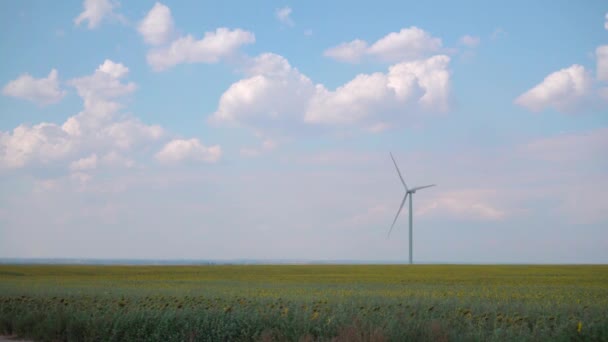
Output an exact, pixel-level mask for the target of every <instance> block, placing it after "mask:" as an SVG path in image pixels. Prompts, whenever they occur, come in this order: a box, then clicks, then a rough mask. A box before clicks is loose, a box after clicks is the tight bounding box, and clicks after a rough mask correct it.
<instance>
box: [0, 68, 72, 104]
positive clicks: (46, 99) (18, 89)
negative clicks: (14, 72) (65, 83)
mask: <svg viewBox="0 0 608 342" xmlns="http://www.w3.org/2000/svg"><path fill="white" fill-rule="evenodd" d="M2 93H3V94H4V95H7V96H13V97H17V98H22V99H26V100H28V101H32V102H36V103H38V104H40V105H48V104H51V103H56V102H59V101H60V100H61V99H62V98H63V97H64V96H65V91H63V90H61V89H60V88H59V80H58V77H57V70H55V69H52V70H51V72H50V73H49V75H48V76H47V77H46V78H39V79H35V78H33V77H32V76H30V75H29V74H23V75H21V76H19V77H18V78H17V79H15V80H12V81H10V82H9V83H8V84H7V85H5V86H4V88H3V89H2Z"/></svg>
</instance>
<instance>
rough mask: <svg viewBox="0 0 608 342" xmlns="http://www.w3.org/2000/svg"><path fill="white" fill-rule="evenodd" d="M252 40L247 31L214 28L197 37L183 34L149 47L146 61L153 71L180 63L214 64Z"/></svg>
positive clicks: (252, 35) (253, 39)
mask: <svg viewBox="0 0 608 342" xmlns="http://www.w3.org/2000/svg"><path fill="white" fill-rule="evenodd" d="M254 42H255V35H254V34H253V33H251V32H249V31H244V30H241V29H234V30H230V29H227V28H218V29H217V30H215V32H206V33H205V36H204V37H203V38H202V39H200V40H196V39H195V38H194V37H193V36H191V35H187V36H185V37H181V38H179V39H176V40H175V41H173V42H172V43H171V44H170V45H169V46H166V47H162V48H158V49H154V50H151V51H150V52H148V55H147V60H148V63H149V64H150V65H151V66H152V67H153V68H154V69H155V70H157V71H161V70H165V69H168V68H170V67H172V66H175V65H176V64H180V63H217V62H218V61H219V60H220V59H221V58H226V57H229V56H231V55H233V54H234V53H235V52H236V51H237V49H238V48H240V47H241V46H242V45H246V44H252V43H254Z"/></svg>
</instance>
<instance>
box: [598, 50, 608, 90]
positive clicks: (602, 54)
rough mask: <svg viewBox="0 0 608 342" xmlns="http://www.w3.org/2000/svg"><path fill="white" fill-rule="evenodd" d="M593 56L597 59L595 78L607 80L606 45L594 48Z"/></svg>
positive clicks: (607, 61) (607, 52)
mask: <svg viewBox="0 0 608 342" xmlns="http://www.w3.org/2000/svg"><path fill="white" fill-rule="evenodd" d="M595 58H596V60H597V70H596V72H597V79H598V80H600V81H608V45H602V46H598V47H597V49H595Z"/></svg>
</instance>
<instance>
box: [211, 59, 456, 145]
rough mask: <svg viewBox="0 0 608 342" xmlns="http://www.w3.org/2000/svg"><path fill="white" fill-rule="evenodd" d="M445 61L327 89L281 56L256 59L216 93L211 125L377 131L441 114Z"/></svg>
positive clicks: (445, 99)
mask: <svg viewBox="0 0 608 342" xmlns="http://www.w3.org/2000/svg"><path fill="white" fill-rule="evenodd" d="M449 62H450V58H449V57H448V56H445V55H438V56H434V57H431V58H428V59H426V60H419V61H413V62H403V63H398V64H395V65H393V66H391V67H390V68H389V70H388V72H387V73H379V72H378V73H373V74H360V75H357V76H356V77H355V78H354V79H353V80H351V81H349V82H347V83H346V84H344V85H342V86H340V87H338V88H337V89H335V90H329V89H327V88H326V87H325V86H324V85H322V84H314V83H313V82H312V81H311V80H310V79H309V78H308V77H307V76H305V75H304V74H302V73H300V71H299V70H298V69H296V68H294V67H292V66H291V65H290V64H289V62H288V61H287V60H286V59H285V58H283V57H282V56H279V55H275V54H270V53H267V54H262V55H260V56H258V57H256V58H255V59H254V60H253V61H252V63H251V65H250V66H249V67H248V68H247V69H246V71H245V72H246V74H247V75H248V76H249V77H247V78H244V79H242V80H240V81H238V82H236V83H234V84H232V85H231V86H230V87H229V88H228V90H226V91H225V92H224V94H222V96H221V98H220V101H219V105H218V109H217V111H216V112H215V113H214V114H213V115H212V117H211V121H213V122H233V123H239V124H243V125H245V126H249V127H252V128H254V129H255V130H256V131H262V132H264V133H269V132H270V133H269V134H271V135H272V130H273V129H275V128H277V131H278V130H280V131H281V132H283V133H284V132H285V131H286V130H287V131H289V130H290V128H291V129H292V130H293V128H294V127H298V128H299V130H302V129H304V128H306V127H309V128H310V127H312V126H314V125H319V124H321V125H352V124H357V125H361V126H362V127H364V128H365V129H367V130H369V131H372V132H374V131H375V132H379V131H382V130H385V129H387V128H388V127H390V125H391V124H398V123H399V122H403V121H404V120H403V119H404V118H405V117H407V116H408V115H416V114H420V113H429V112H444V111H446V110H447V109H448V107H449V93H450V72H449V70H448V67H449Z"/></svg>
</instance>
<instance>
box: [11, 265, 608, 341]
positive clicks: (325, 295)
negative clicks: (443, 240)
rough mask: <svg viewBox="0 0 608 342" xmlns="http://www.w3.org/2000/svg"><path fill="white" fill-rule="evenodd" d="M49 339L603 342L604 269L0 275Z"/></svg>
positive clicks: (284, 268) (98, 269)
mask: <svg viewBox="0 0 608 342" xmlns="http://www.w3.org/2000/svg"><path fill="white" fill-rule="evenodd" d="M0 333H2V334H8V335H11V334H12V335H20V336H23V337H29V338H32V339H34V340H45V341H420V340H422V341H425V340H428V341H539V340H547V341H572V340H589V341H608V266H455V265H415V266H401V265H390V266H387V265H301V266H300V265H298V266H288V265H279V266H257V265H256V266H7V265H4V266H0Z"/></svg>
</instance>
